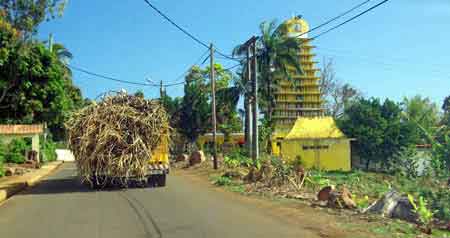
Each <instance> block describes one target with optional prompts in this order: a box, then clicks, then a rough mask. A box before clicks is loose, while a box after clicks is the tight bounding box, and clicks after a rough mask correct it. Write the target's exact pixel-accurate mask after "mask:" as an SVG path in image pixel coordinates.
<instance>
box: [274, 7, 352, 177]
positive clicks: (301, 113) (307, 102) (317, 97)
mask: <svg viewBox="0 0 450 238" xmlns="http://www.w3.org/2000/svg"><path fill="white" fill-rule="evenodd" d="M279 30H280V31H281V32H282V33H284V34H285V35H286V37H295V38H297V39H298V44H299V45H300V47H299V48H300V51H299V52H298V61H299V63H300V66H301V69H302V71H303V72H297V70H295V68H294V67H292V69H291V70H290V73H291V79H290V80H288V79H287V78H286V77H285V76H283V75H278V76H277V77H279V78H276V80H275V82H277V85H274V88H275V90H274V91H275V92H274V95H275V108H274V110H273V114H272V119H273V120H274V124H275V131H274V133H273V134H272V153H273V154H275V155H278V156H281V157H282V158H283V159H284V160H286V161H292V160H300V161H301V163H302V164H303V165H304V166H305V167H307V168H312V167H314V168H317V169H323V170H341V171H349V170H350V169H351V156H350V141H351V140H350V139H349V138H347V137H346V136H345V135H344V134H343V133H342V132H341V131H340V130H339V128H337V126H336V123H335V121H334V120H333V118H331V117H326V116H325V109H324V108H323V101H322V99H321V94H320V87H319V81H320V75H319V69H318V68H317V67H316V65H317V62H316V61H314V57H315V54H314V53H313V52H312V51H313V49H314V46H313V45H312V44H311V39H310V38H308V34H307V32H308V31H309V25H308V23H307V22H306V21H305V20H304V19H303V18H302V17H301V16H297V17H293V18H291V19H289V20H287V21H285V22H284V23H283V24H282V25H281V26H280V29H279Z"/></svg>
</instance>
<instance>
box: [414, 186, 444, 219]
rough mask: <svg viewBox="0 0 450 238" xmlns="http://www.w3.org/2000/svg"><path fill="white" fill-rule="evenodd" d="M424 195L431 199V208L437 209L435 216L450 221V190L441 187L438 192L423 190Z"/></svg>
mask: <svg viewBox="0 0 450 238" xmlns="http://www.w3.org/2000/svg"><path fill="white" fill-rule="evenodd" d="M421 195H422V196H424V197H426V198H427V199H428V201H430V205H431V209H433V210H435V211H436V214H434V216H435V217H436V218H438V219H440V220H444V221H450V192H448V191H446V190H445V189H441V190H439V191H437V192H433V191H431V190H428V191H423V192H422V194H421Z"/></svg>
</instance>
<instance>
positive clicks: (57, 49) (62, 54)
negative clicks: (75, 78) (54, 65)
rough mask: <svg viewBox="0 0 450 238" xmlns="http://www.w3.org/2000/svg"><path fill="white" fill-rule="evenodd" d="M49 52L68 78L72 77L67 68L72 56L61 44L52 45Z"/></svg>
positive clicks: (70, 71)
mask: <svg viewBox="0 0 450 238" xmlns="http://www.w3.org/2000/svg"><path fill="white" fill-rule="evenodd" d="M51 51H52V53H53V54H54V55H56V57H57V58H58V60H59V62H61V63H62V64H63V66H64V68H65V71H66V73H67V75H68V76H72V70H71V69H70V68H69V66H68V65H69V61H70V60H72V59H73V54H72V53H71V52H70V51H69V50H68V49H67V48H66V47H65V46H64V45H62V44H59V43H54V44H52V45H51Z"/></svg>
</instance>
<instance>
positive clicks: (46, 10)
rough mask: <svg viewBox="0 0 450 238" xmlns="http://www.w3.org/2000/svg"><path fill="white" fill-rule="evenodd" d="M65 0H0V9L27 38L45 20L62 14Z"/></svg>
mask: <svg viewBox="0 0 450 238" xmlns="http://www.w3.org/2000/svg"><path fill="white" fill-rule="evenodd" d="M66 3H67V0H0V11H1V12H2V13H1V14H2V15H4V17H5V19H6V20H7V21H8V22H10V23H11V24H12V26H13V27H14V28H16V29H18V30H19V31H21V32H23V35H22V36H23V37H24V38H25V39H28V38H29V37H30V36H31V35H33V34H34V33H36V32H37V27H38V26H39V24H41V23H42V22H43V21H45V20H49V19H53V18H55V17H58V16H62V13H63V12H64V8H65V6H66Z"/></svg>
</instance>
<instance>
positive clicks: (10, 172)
mask: <svg viewBox="0 0 450 238" xmlns="http://www.w3.org/2000/svg"><path fill="white" fill-rule="evenodd" d="M15 173H16V169H15V168H11V167H9V168H5V176H13V175H14V174H15Z"/></svg>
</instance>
